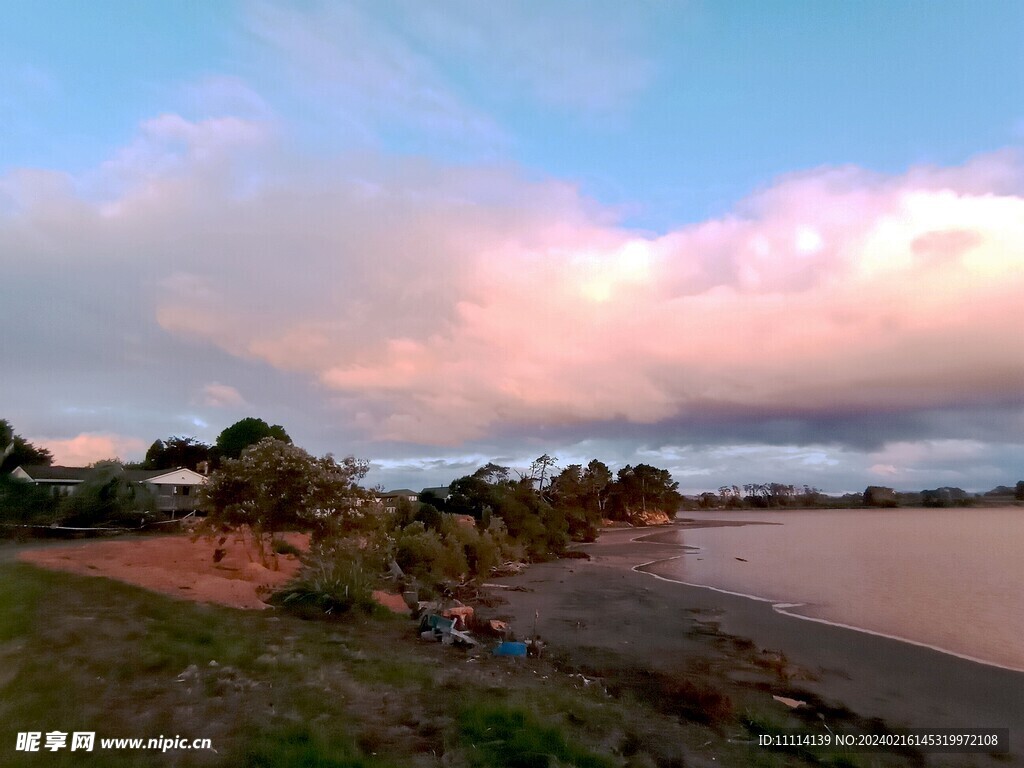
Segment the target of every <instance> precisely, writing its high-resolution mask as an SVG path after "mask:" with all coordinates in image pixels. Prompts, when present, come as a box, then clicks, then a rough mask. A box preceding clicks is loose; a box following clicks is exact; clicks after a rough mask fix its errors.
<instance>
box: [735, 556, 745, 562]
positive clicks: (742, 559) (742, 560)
mask: <svg viewBox="0 0 1024 768" xmlns="http://www.w3.org/2000/svg"><path fill="white" fill-rule="evenodd" d="M736 559H737V560H739V561H740V562H741V563H745V562H747V560H746V558H742V557H737V558H736Z"/></svg>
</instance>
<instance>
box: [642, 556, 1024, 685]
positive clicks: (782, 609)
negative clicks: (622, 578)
mask: <svg viewBox="0 0 1024 768" xmlns="http://www.w3.org/2000/svg"><path fill="white" fill-rule="evenodd" d="M681 557H685V555H676V556H675V557H662V558H658V559H657V560H651V561H649V562H646V563H640V564H639V565H634V566H633V567H632V569H631V570H633V571H636V572H637V573H643V574H645V575H647V576H653V577H654V578H656V579H659V580H661V581H667V582H668V583H670V584H682V585H683V586H686V587H698V588H700V589H709V590H711V591H712V592H719V593H721V594H723V595H732V596H733V597H743V598H746V599H747V600H756V601H757V602H759V603H769V604H770V605H771V607H772V610H773V611H775V612H776V613H779V614H782V615H783V616H789V617H790V618H793V619H801V620H803V621H813V622H816V623H818V624H826V625H828V626H830V627H839V628H840V629H848V630H852V631H853V632H862V633H863V634H865V635H873V636H875V637H883V638H885V639H887V640H895V641H897V642H900V643H906V644H907V645H916V646H917V647H918V648H927V649H928V650H930V651H936V652H938V653H944V654H946V655H947V656H955V657H956V658H958V659H963V660H964V661H970V662H973V663H975V664H984V665H985V666H986V667H995V668H996V669H1005V670H1007V671H1009V672H1024V668H1021V667H1011V666H1008V665H1006V664H999V663H998V662H995V661H989V660H988V659H979V658H977V657H976V656H968V655H967V654H964V653H958V652H956V651H951V650H949V649H948V648H940V647H939V646H937V645H929V644H928V643H922V642H921V641H919V640H911V639H909V638H906V637H900V636H899V635H889V634H886V633H884V632H877V631H875V630H872V629H864V628H863V627H855V626H853V625H852V624H842V623H840V622H838V621H829V620H828V619H820V618H818V617H816V616H805V615H804V614H801V613H794V612H792V611H790V610H788V609H790V608H801V607H803V606H805V605H806V603H782V602H778V601H776V600H772V599H770V598H767V597H759V596H758V595H749V594H747V593H745V592H734V591H732V590H728V589H721V588H720V587H712V586H708V585H707V584H694V583H693V582H690V581H680V580H679V579H670V578H668V577H667V576H661V575H660V574H657V573H652V572H651V571H645V570H643V569H644V568H647V567H649V566H652V565H656V564H657V563H667V562H670V561H672V560H678V559H679V558H681Z"/></svg>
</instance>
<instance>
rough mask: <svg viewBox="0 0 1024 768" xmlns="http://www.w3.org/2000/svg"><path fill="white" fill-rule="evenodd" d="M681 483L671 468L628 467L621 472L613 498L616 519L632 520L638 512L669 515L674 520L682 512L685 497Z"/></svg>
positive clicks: (645, 465) (615, 485)
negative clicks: (630, 517)
mask: <svg viewBox="0 0 1024 768" xmlns="http://www.w3.org/2000/svg"><path fill="white" fill-rule="evenodd" d="M678 488H679V483H677V482H675V481H674V480H673V479H672V475H671V473H669V471H668V470H667V469H658V468H657V467H652V466H651V465H650V464H637V465H636V466H635V467H633V466H630V465H628V464H627V465H626V466H625V467H623V468H622V469H620V470H619V472H618V476H617V479H616V481H615V484H614V485H613V487H612V492H611V498H612V502H613V505H614V510H615V513H616V516H618V517H620V518H628V517H629V516H630V515H632V514H635V513H637V512H653V511H660V512H665V513H666V514H667V515H668V516H669V517H670V518H671V517H672V516H673V515H675V513H676V510H677V509H679V504H680V502H682V500H683V497H682V495H681V494H680V493H679V491H678V490H677V489H678Z"/></svg>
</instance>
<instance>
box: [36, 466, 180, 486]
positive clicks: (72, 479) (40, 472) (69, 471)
mask: <svg viewBox="0 0 1024 768" xmlns="http://www.w3.org/2000/svg"><path fill="white" fill-rule="evenodd" d="M19 469H21V471H22V472H24V473H25V474H26V475H28V476H29V478H30V479H31V480H32V481H33V482H36V483H80V482H82V481H83V480H85V479H86V477H88V476H89V473H90V472H92V470H93V468H92V467H60V466H47V465H45V464H26V465H24V466H22V467H19ZM182 469H185V471H187V472H192V470H191V469H186V468H185V467H178V468H177V469H126V470H124V476H125V479H126V480H131V481H132V482H135V483H144V482H146V481H148V480H154V479H156V478H158V477H161V476H163V475H169V474H171V473H173V472H179V471H181V470H182ZM193 474H198V473H193Z"/></svg>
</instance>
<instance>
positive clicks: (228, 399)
mask: <svg viewBox="0 0 1024 768" xmlns="http://www.w3.org/2000/svg"><path fill="white" fill-rule="evenodd" d="M202 404H203V405H206V406H209V407H211V408H238V407H241V406H243V405H247V403H246V402H245V398H244V397H242V395H241V394H240V393H239V391H238V390H237V389H235V388H234V387H231V386H228V385H227V384H218V383H217V382H212V383H210V384H207V385H206V386H205V387H203V396H202ZM204 426H205V425H204Z"/></svg>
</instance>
